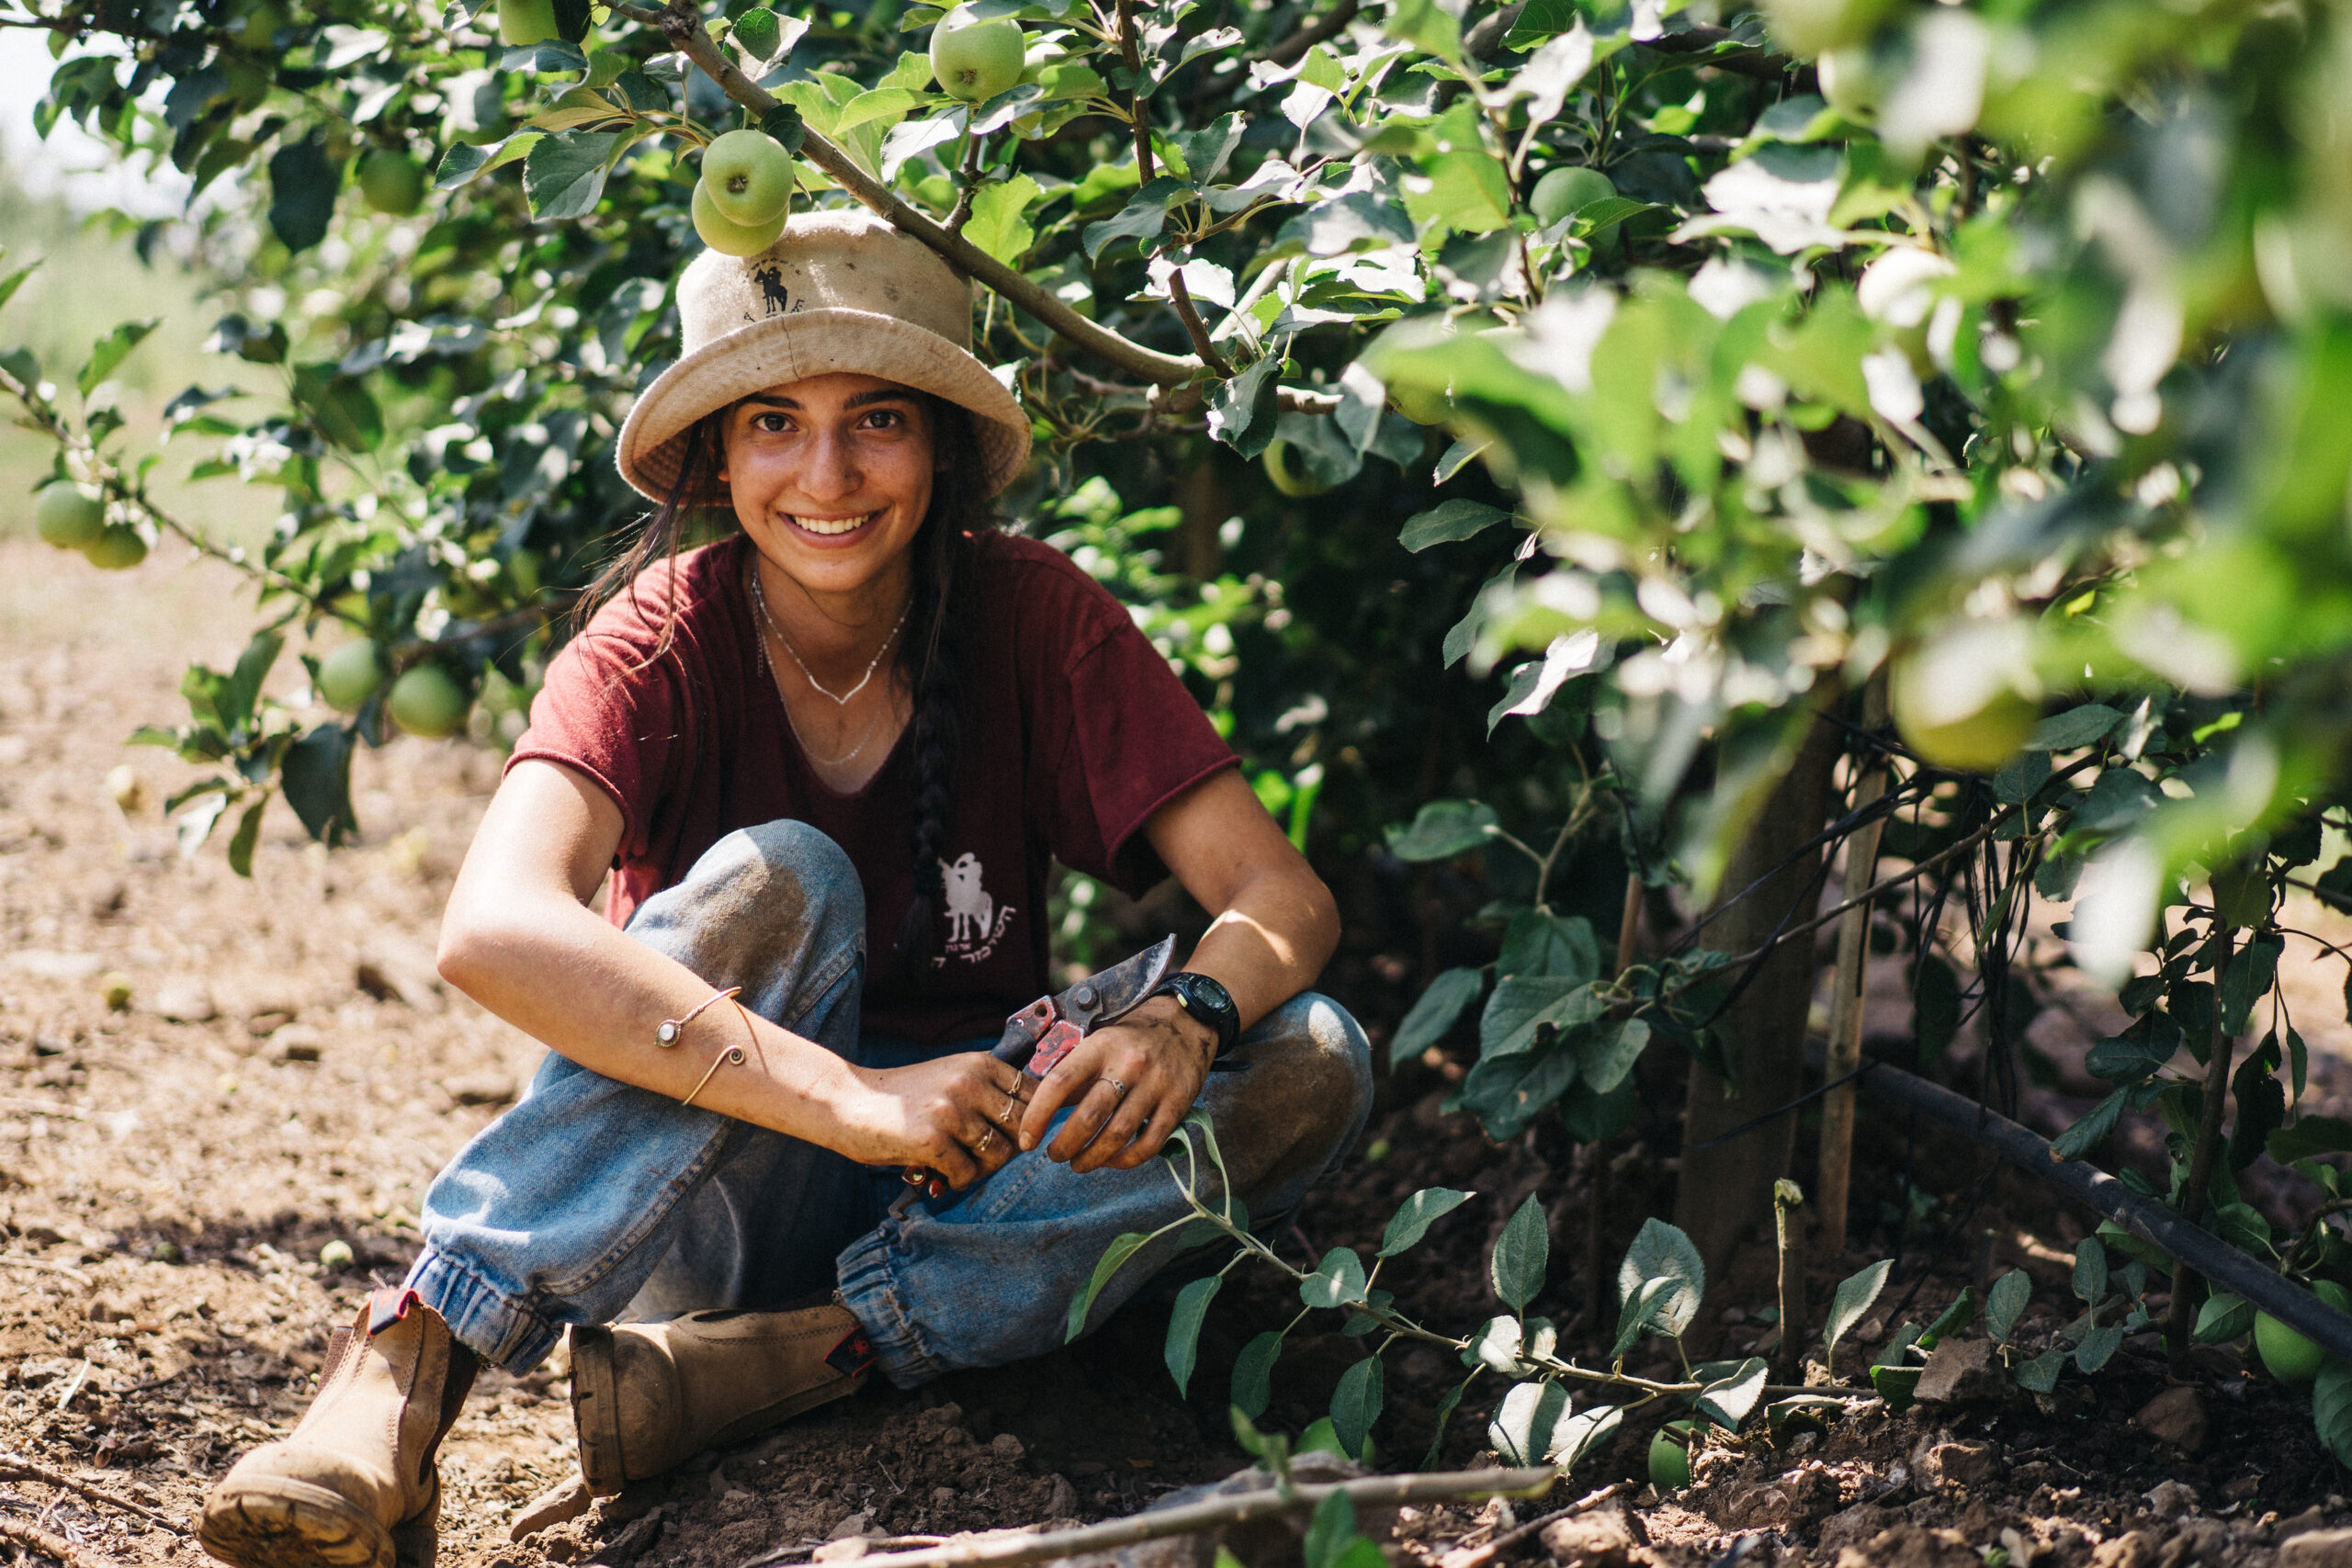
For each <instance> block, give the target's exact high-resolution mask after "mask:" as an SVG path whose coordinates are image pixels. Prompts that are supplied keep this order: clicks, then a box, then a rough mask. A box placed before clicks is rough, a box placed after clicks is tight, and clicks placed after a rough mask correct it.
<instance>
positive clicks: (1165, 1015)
mask: <svg viewBox="0 0 2352 1568" xmlns="http://www.w3.org/2000/svg"><path fill="white" fill-rule="evenodd" d="M1215 1055H1216V1032H1214V1031H1212V1030H1211V1029H1210V1028H1209V1027H1208V1025H1206V1024H1204V1023H1202V1022H1200V1021H1198V1020H1196V1019H1194V1018H1193V1016H1192V1015H1191V1014H1189V1013H1187V1012H1186V1011H1185V1010H1183V1008H1182V1006H1181V1005H1179V1004H1178V1002H1177V1001H1176V999H1175V998H1173V997H1154V998H1152V999H1150V1000H1149V1001H1148V1002H1146V1003H1144V1004H1143V1005H1142V1006H1141V1007H1139V1008H1137V1009H1136V1010H1135V1011H1133V1012H1131V1013H1129V1014H1127V1016H1126V1017H1125V1018H1123V1019H1121V1020H1120V1021H1118V1022H1116V1023H1113V1024H1106V1025H1104V1026H1103V1028H1101V1029H1098V1030H1096V1031H1095V1032H1093V1033H1091V1034H1090V1035H1088V1036H1087V1037H1086V1038H1085V1039H1083V1040H1081V1041H1080V1042H1079V1043H1078V1044H1077V1046H1076V1047H1075V1048H1074V1049H1072V1050H1071V1052H1070V1054H1069V1055H1067V1056H1065V1057H1063V1058H1062V1059H1061V1061H1060V1062H1058V1063H1057V1064H1056V1065H1055V1066H1054V1069H1053V1071H1051V1072H1049V1073H1047V1074H1046V1077H1045V1081H1044V1082H1042V1083H1040V1084H1039V1085H1038V1086H1037V1089H1036V1091H1035V1094H1033V1095H1032V1096H1031V1097H1030V1100H1029V1112H1028V1115H1027V1116H1026V1117H1025V1118H1024V1119H1023V1122H1022V1123H1021V1146H1022V1147H1023V1149H1033V1148H1035V1147H1036V1146H1037V1145H1038V1142H1039V1141H1040V1140H1041V1139H1043V1138H1044V1137H1045V1135H1046V1128H1048V1127H1049V1126H1051V1125H1052V1123H1053V1119H1054V1113H1055V1112H1056V1111H1059V1110H1060V1109H1061V1108H1062V1107H1063V1106H1064V1105H1065V1104H1067V1105H1070V1106H1072V1107H1074V1108H1075V1109H1073V1110H1072V1111H1071V1112H1070V1118H1069V1121H1068V1122H1064V1123H1063V1124H1062V1130H1061V1131H1060V1132H1059V1133H1058V1134H1055V1136H1054V1141H1053V1142H1052V1143H1051V1144H1050V1145H1047V1146H1046V1154H1047V1155H1048V1156H1051V1157H1053V1158H1055V1159H1057V1160H1061V1161H1063V1162H1065V1163H1067V1164H1068V1165H1069V1168H1070V1169H1072V1170H1074V1171H1080V1172H1084V1171H1090V1170H1100V1169H1103V1168H1105V1167H1107V1168H1110V1169H1113V1170H1133V1169H1134V1168H1136V1167H1137V1166H1139V1165H1141V1164H1142V1163H1143V1162H1144V1161H1146V1160H1148V1159H1149V1158H1150V1157H1151V1156H1154V1155H1156V1154H1158V1153H1159V1145H1162V1144H1164V1143H1166V1142H1167V1141H1168V1134H1170V1133H1171V1132H1173V1131H1174V1130H1175V1128H1176V1123H1177V1122H1182V1120H1183V1119H1184V1113H1185V1112H1186V1111H1190V1110H1192V1108H1193V1100H1197V1099H1198V1098H1199V1097H1200V1092H1201V1085H1202V1084H1203V1083H1204V1082H1206V1081H1207V1079H1208V1074H1209V1062H1210V1059H1211V1058H1212V1057H1214V1056H1215Z"/></svg>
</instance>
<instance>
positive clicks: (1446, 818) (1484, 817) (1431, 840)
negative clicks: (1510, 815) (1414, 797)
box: [1388, 800, 1501, 862]
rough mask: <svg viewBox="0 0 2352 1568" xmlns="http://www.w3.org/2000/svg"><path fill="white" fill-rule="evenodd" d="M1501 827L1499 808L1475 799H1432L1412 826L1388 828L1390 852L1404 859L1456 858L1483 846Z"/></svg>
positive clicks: (1419, 813) (1420, 811)
mask: <svg viewBox="0 0 2352 1568" xmlns="http://www.w3.org/2000/svg"><path fill="white" fill-rule="evenodd" d="M1500 826H1501V819H1500V818H1498V817H1496V815H1495V808H1494V807H1491V806H1483V805H1481V804H1479V803H1478V802H1477V801H1475V800H1432V801H1430V803H1429V804H1428V805H1427V806H1424V807H1421V808H1420V810H1419V812H1417V813H1415V814H1414V817H1413V822H1412V826H1410V827H1408V828H1391V829H1388V852H1389V853H1390V854H1393V855H1395V856H1396V857H1397V859H1398V860H1402V861H1415V862H1419V861H1433V860H1452V859H1453V857H1454V856H1456V855H1462V854H1467V853H1469V852H1471V851H1472V850H1475V849H1479V848H1482V847H1483V846H1484V845H1485V844H1486V842H1487V840H1488V839H1489V838H1491V837H1492V836H1493V830H1494V829H1497V828H1498V827H1500Z"/></svg>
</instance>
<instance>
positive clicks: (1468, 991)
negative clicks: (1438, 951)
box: [1388, 968, 1487, 1063]
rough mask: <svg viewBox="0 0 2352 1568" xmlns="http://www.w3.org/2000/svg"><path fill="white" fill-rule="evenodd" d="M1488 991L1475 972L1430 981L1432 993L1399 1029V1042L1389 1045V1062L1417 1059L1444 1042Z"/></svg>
mask: <svg viewBox="0 0 2352 1568" xmlns="http://www.w3.org/2000/svg"><path fill="white" fill-rule="evenodd" d="M1486 988H1487V977H1486V976H1485V975H1483V974H1481V973H1480V972H1479V971H1477V970H1476V969H1467V968H1457V969H1448V970H1446V971H1445V972H1444V973H1443V974H1442V975H1440V976H1438V977H1437V978H1436V979H1434V980H1431V981H1430V986H1429V989H1428V990H1426V991H1423V992H1422V993H1421V994H1420V996H1419V998H1417V999H1416V1000H1415V1001H1414V1003H1413V1007H1412V1010H1411V1011H1409V1012H1408V1013H1407V1014H1406V1015H1405V1018H1404V1021H1402V1022H1400V1023H1399V1024H1397V1035H1396V1038H1395V1039H1393V1040H1391V1041H1389V1043H1388V1060H1389V1061H1390V1062H1391V1063H1396V1062H1401V1061H1405V1060H1407V1059H1408V1058H1410V1057H1413V1056H1418V1055H1420V1054H1421V1053H1422V1052H1424V1051H1426V1050H1428V1049H1429V1048H1430V1046H1432V1045H1434V1044H1436V1043H1438V1042H1439V1041H1441V1040H1442V1039H1444V1038H1445V1035H1446V1032H1447V1031H1448V1030H1451V1029H1452V1028H1453V1024H1454V1021H1455V1020H1456V1019H1458V1018H1460V1017H1461V1016H1462V1010H1463V1009H1464V1008H1466V1007H1468V1006H1469V1005H1470V1004H1471V1003H1472V1002H1474V1001H1476V1000H1477V999H1478V993H1479V992H1481V991H1483V990H1485V989H1486Z"/></svg>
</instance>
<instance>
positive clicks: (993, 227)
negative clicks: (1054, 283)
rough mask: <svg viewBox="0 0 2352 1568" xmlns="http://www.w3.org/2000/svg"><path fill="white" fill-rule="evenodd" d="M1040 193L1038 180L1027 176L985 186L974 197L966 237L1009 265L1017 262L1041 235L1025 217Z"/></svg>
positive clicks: (1016, 176)
mask: <svg viewBox="0 0 2352 1568" xmlns="http://www.w3.org/2000/svg"><path fill="white" fill-rule="evenodd" d="M1037 195H1038V190H1037V182H1036V181H1035V180H1033V179H1031V178H1030V177H1029V176H1028V175H1014V176H1013V177H1012V178H1011V179H1009V180H998V181H995V182H993V183H992V184H989V185H986V186H981V187H980V190H979V193H978V195H976V196H974V197H972V216H971V221H969V222H967V223H966V224H965V225H964V238H966V239H967V240H969V241H971V242H972V243H974V244H976V245H978V246H979V247H980V249H982V250H984V251H986V252H988V254H990V255H992V256H994V257H995V258H996V259H997V260H999V261H1001V262H1002V263H1004V265H1007V266H1013V265H1018V264H1019V262H1020V260H1021V257H1022V255H1023V254H1024V253H1025V252H1026V251H1027V250H1028V249H1029V247H1030V245H1031V243H1034V242H1035V239H1036V237H1037V231H1036V230H1035V229H1033V228H1031V227H1030V225H1029V223H1028V222H1027V220H1024V219H1023V217H1022V214H1023V213H1024V212H1026V211H1027V210H1028V209H1029V204H1030V203H1031V202H1033V201H1035V200H1036V199H1037Z"/></svg>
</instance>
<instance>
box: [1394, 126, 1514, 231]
mask: <svg viewBox="0 0 2352 1568" xmlns="http://www.w3.org/2000/svg"><path fill="white" fill-rule="evenodd" d="M1421 170H1422V173H1423V175H1426V176H1427V180H1428V184H1427V186H1426V188H1423V189H1415V188H1414V186H1413V185H1410V184H1408V186H1406V187H1405V210H1406V211H1407V212H1408V213H1409V214H1410V215H1411V216H1412V219H1413V221H1414V222H1415V223H1416V224H1418V225H1419V226H1420V227H1421V228H1423V229H1425V230H1430V231H1434V233H1436V234H1442V233H1446V232H1449V231H1455V232H1460V233H1464V234H1490V233H1492V232H1494V231H1496V230H1498V229H1501V228H1505V227H1507V226H1508V225H1509V224H1510V215H1511V197H1510V174H1509V173H1508V172H1507V171H1506V170H1505V169H1504V168H1503V165H1502V162H1501V160H1500V159H1498V158H1497V157H1496V156H1495V155H1494V154H1493V153H1491V152H1487V150H1486V149H1485V148H1483V147H1477V146H1470V147H1460V146H1457V147H1455V148H1454V149H1453V151H1452V152H1440V153H1438V154H1437V155H1436V156H1435V157H1432V158H1427V159H1424V160H1422V163H1421ZM1430 238H1431V236H1430V235H1425V236H1424V237H1423V243H1429V242H1430Z"/></svg>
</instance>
